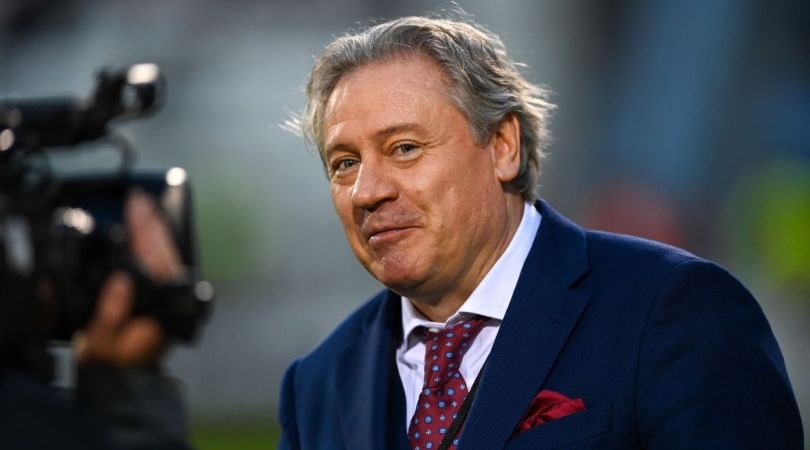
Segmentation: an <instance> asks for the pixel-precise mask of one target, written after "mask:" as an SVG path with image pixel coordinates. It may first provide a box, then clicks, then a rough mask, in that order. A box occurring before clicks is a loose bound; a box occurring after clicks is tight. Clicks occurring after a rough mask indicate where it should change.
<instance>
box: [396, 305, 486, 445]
mask: <svg viewBox="0 0 810 450" xmlns="http://www.w3.org/2000/svg"><path fill="white" fill-rule="evenodd" d="M486 321H487V319H486V318H485V317H481V316H475V317H473V318H472V319H469V320H466V321H464V322H461V323H460V324H458V325H456V326H454V327H453V328H445V329H435V328H432V329H425V328H422V329H421V332H422V336H423V339H424V341H425V384H424V386H423V387H422V392H421V393H420V394H419V400H418V401H417V403H416V412H415V413H414V415H413V419H411V425H410V427H409V428H408V440H409V441H410V443H411V448H413V449H414V450H431V449H433V450H436V449H438V448H439V444H440V443H441V442H442V439H444V435H445V434H446V433H447V431H448V430H449V429H450V424H452V423H453V419H455V417H456V414H457V413H458V411H459V409H460V408H461V405H462V404H463V403H464V399H466V398H467V392H468V390H469V386H468V385H467V383H466V382H465V381H464V377H462V376H461V372H459V367H460V366H461V358H462V357H464V353H466V352H467V350H468V349H469V348H470V344H471V343H472V341H473V339H475V336H476V335H477V334H478V332H479V331H480V330H481V327H482V325H483V324H484V323H485V322H486ZM459 435H460V433H459ZM458 441H459V439H458V436H456V438H455V439H454V440H453V443H452V445H451V446H450V447H449V448H451V449H454V448H456V445H458Z"/></svg>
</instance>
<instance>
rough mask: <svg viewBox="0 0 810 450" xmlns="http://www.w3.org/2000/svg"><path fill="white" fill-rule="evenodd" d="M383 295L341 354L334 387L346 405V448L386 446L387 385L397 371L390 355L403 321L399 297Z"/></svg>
mask: <svg viewBox="0 0 810 450" xmlns="http://www.w3.org/2000/svg"><path fill="white" fill-rule="evenodd" d="M384 295H385V296H386V298H385V299H384V300H383V302H382V306H381V307H380V308H379V309H378V310H377V311H376V312H375V314H374V315H373V316H372V317H371V318H369V320H368V322H367V323H366V328H365V329H364V330H363V332H362V333H361V334H360V335H359V336H358V338H357V339H356V340H355V341H353V342H352V343H351V344H349V345H348V346H346V347H345V348H344V349H343V351H342V352H341V355H340V360H339V361H340V362H339V365H338V371H337V376H336V388H337V395H338V396H339V398H340V400H341V402H342V404H343V405H345V406H346V407H345V408H343V409H342V410H341V413H340V422H341V426H342V429H343V435H344V437H345V441H346V448H386V434H387V426H388V421H387V420H386V416H387V414H388V405H387V402H388V397H389V386H390V383H391V380H392V376H394V375H396V374H395V373H393V371H395V370H396V368H395V365H394V363H393V360H392V358H393V355H394V348H395V346H396V345H397V344H398V342H399V339H400V338H399V337H398V336H399V335H400V334H401V328H402V324H401V318H400V311H399V310H400V305H399V298H398V297H397V296H396V295H395V294H393V293H390V292H388V293H386V294H384ZM400 384H401V383H400ZM399 389H400V390H401V389H402V388H401V387H399Z"/></svg>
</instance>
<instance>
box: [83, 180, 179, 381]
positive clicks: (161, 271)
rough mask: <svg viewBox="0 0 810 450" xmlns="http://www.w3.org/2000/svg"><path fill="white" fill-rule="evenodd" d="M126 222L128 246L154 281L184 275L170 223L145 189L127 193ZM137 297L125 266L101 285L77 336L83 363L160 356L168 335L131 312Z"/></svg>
mask: <svg viewBox="0 0 810 450" xmlns="http://www.w3.org/2000/svg"><path fill="white" fill-rule="evenodd" d="M125 221H126V226H127V229H128V230H129V237H130V250H131V251H132V254H133V256H134V257H135V259H136V261H137V262H138V264H139V265H140V268H141V270H143V272H144V273H145V274H146V275H148V276H149V277H151V278H152V279H153V280H154V282H156V283H168V282H171V281H173V280H178V279H180V278H181V277H182V276H183V271H184V269H183V266H182V264H181V262H180V257H179V255H178V252H177V249H176V248H175V246H174V243H173V242H172V239H171V234H170V233H169V228H168V226H167V224H166V221H165V219H164V217H163V216H162V214H161V212H160V211H159V210H158V208H157V207H156V205H155V203H154V201H153V200H152V199H151V198H150V197H149V196H148V195H147V194H145V193H143V192H134V193H132V194H131V195H130V196H129V198H128V200H127V204H126V210H125ZM133 301H134V284H133V281H132V279H131V277H130V276H129V275H127V274H126V273H125V272H122V271H119V272H115V273H113V274H112V275H110V277H109V278H108V279H107V280H106V281H105V283H104V285H103V287H102V288H101V292H100V294H99V299H98V304H97V305H96V311H95V313H94V316H93V318H92V319H91V320H90V323H89V324H88V325H87V327H86V328H85V329H84V330H83V331H82V332H80V333H77V335H76V337H75V338H74V351H75V355H76V360H77V361H78V363H79V364H88V363H106V364H112V365H115V366H119V367H143V366H147V365H150V364H153V363H155V362H156V361H157V360H158V359H159V357H160V355H161V354H162V353H163V351H164V349H165V348H166V347H167V345H168V339H167V337H166V334H165V333H164V332H163V330H162V329H161V327H160V325H159V324H158V322H157V321H156V320H155V319H154V318H151V317H149V316H133V315H131V314H130V311H131V310H132V304H133Z"/></svg>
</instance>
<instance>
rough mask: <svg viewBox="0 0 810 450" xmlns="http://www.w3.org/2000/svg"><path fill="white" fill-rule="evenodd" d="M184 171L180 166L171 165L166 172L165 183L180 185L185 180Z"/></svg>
mask: <svg viewBox="0 0 810 450" xmlns="http://www.w3.org/2000/svg"><path fill="white" fill-rule="evenodd" d="M187 177H188V176H187V175H186V171H185V170H183V169H181V168H180V167H172V168H171V169H169V170H168V171H167V172H166V184H168V185H169V186H180V185H181V184H183V183H185V182H186V178H187Z"/></svg>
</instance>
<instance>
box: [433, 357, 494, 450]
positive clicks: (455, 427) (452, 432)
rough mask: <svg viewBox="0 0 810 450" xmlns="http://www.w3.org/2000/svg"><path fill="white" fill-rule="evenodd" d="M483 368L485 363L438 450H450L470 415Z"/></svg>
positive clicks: (482, 374)
mask: <svg viewBox="0 0 810 450" xmlns="http://www.w3.org/2000/svg"><path fill="white" fill-rule="evenodd" d="M484 367H486V363H484V366H483V367H481V371H480V372H479V373H478V377H477V378H476V379H475V383H473V385H472V388H470V391H469V392H468V393H467V397H466V398H465V399H464V403H462V404H461V409H459V410H458V413H457V414H456V418H455V419H453V423H451V424H450V428H449V429H448V430H447V433H445V435H444V438H443V439H442V443H441V444H439V449H438V450H447V449H448V448H450V445H451V444H452V443H453V439H454V438H455V437H456V435H457V434H458V432H459V431H461V427H462V425H464V421H465V420H467V415H468V414H469V413H470V407H472V402H473V398H474V397H475V392H476V391H478V382H479V381H480V380H481V378H483V376H484Z"/></svg>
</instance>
